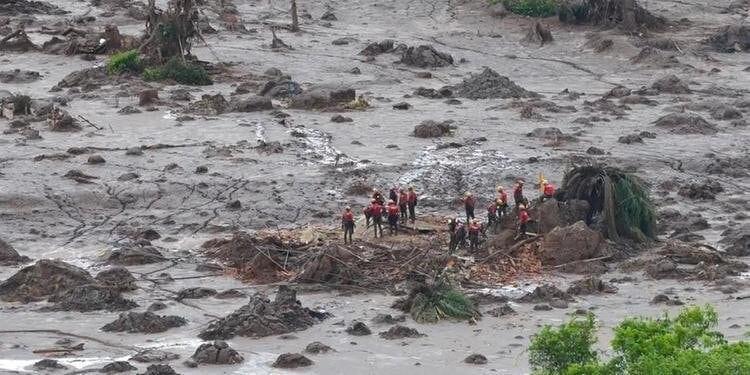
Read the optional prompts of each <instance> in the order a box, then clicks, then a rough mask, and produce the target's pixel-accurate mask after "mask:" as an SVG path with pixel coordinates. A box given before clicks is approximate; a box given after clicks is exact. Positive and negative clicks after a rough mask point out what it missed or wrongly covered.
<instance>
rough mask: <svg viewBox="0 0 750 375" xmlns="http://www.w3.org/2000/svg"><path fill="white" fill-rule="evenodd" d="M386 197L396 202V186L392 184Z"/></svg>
mask: <svg viewBox="0 0 750 375" xmlns="http://www.w3.org/2000/svg"><path fill="white" fill-rule="evenodd" d="M388 199H389V200H392V201H394V202H398V186H396V185H393V187H392V188H391V190H389V191H388Z"/></svg>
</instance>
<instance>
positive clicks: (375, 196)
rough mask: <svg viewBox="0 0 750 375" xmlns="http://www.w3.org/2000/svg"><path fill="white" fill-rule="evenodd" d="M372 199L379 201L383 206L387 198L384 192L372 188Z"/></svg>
mask: <svg viewBox="0 0 750 375" xmlns="http://www.w3.org/2000/svg"><path fill="white" fill-rule="evenodd" d="M372 199H374V200H375V201H377V202H378V204H379V205H381V206H382V205H384V204H385V198H383V194H382V193H381V192H380V190H378V189H372Z"/></svg>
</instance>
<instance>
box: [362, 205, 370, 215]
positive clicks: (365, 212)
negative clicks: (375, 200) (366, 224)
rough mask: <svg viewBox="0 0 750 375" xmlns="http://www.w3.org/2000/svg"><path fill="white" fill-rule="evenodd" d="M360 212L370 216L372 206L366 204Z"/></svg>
mask: <svg viewBox="0 0 750 375" xmlns="http://www.w3.org/2000/svg"><path fill="white" fill-rule="evenodd" d="M362 213H363V214H365V216H370V215H371V214H372V207H370V206H367V207H365V208H363V209H362Z"/></svg>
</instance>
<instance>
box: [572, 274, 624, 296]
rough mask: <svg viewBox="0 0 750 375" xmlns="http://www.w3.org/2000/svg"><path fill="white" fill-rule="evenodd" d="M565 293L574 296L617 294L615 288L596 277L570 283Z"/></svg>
mask: <svg viewBox="0 0 750 375" xmlns="http://www.w3.org/2000/svg"><path fill="white" fill-rule="evenodd" d="M567 293H568V294H571V295H574V296H580V295H589V294H603V293H617V288H616V287H615V286H613V285H611V284H609V283H608V282H606V281H604V280H602V279H600V278H598V277H587V278H585V279H581V280H576V281H574V282H573V283H571V285H570V287H568V290H567Z"/></svg>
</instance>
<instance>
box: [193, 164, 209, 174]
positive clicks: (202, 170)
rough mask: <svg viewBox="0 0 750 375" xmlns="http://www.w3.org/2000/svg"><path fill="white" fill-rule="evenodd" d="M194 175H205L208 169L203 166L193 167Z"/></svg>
mask: <svg viewBox="0 0 750 375" xmlns="http://www.w3.org/2000/svg"><path fill="white" fill-rule="evenodd" d="M195 173H196V174H206V173H208V167H207V166H205V165H199V166H197V167H195Z"/></svg>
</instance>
